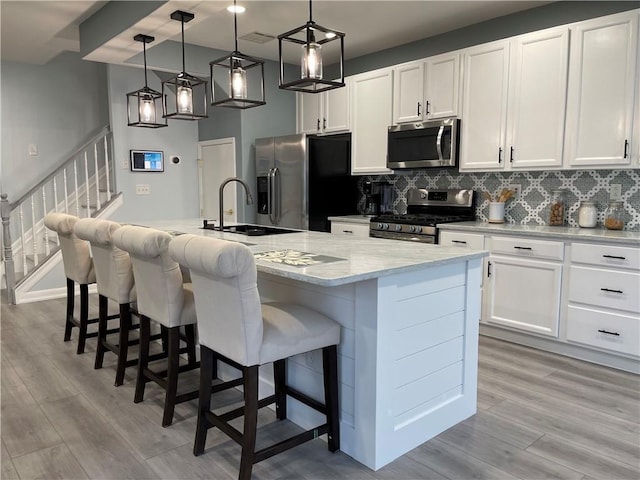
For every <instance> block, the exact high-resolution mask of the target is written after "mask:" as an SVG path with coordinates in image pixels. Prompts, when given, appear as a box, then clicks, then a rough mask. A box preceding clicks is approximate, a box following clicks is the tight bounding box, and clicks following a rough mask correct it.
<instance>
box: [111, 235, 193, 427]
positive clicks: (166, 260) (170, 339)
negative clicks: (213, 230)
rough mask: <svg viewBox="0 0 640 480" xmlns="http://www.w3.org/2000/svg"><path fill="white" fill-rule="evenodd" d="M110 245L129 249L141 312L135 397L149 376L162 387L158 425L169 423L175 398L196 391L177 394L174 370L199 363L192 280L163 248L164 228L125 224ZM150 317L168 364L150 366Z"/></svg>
mask: <svg viewBox="0 0 640 480" xmlns="http://www.w3.org/2000/svg"><path fill="white" fill-rule="evenodd" d="M111 239H112V241H113V244H114V245H115V246H116V247H118V248H120V249H121V250H124V251H125V252H128V253H129V256H130V258H131V264H132V267H133V276H134V278H135V283H136V294H137V305H138V312H139V314H140V352H139V354H138V375H137V379H136V391H135V397H134V400H133V401H134V402H135V403H139V402H142V400H143V399H144V391H145V385H146V384H147V383H148V382H149V381H153V382H155V383H157V384H158V385H160V386H161V387H162V388H163V389H164V390H165V392H166V393H165V402H164V414H163V418H162V426H163V427H166V426H169V425H171V423H172V422H173V413H174V410H175V406H176V404H178V403H182V402H186V401H188V400H192V399H195V398H197V397H198V390H193V391H189V392H185V393H182V394H180V395H178V375H179V373H182V372H185V371H188V370H193V369H195V368H198V367H199V366H200V362H197V361H196V355H195V353H196V352H195V323H196V311H195V305H194V302H193V293H192V291H191V284H188V283H184V284H183V279H182V273H181V270H180V266H179V265H178V264H177V263H176V262H175V261H174V260H172V259H171V258H170V257H169V255H168V253H167V247H168V245H169V242H170V241H171V236H170V235H169V234H168V233H166V232H163V231H160V230H155V229H153V228H145V227H138V226H131V225H124V226H121V227H120V228H118V229H117V230H114V231H113V232H112V234H111ZM150 320H153V321H154V322H157V323H159V324H160V325H161V326H164V327H166V329H167V330H166V331H167V337H166V342H167V353H166V355H165V357H166V358H167V369H166V370H164V371H153V370H151V369H150V368H149V362H150V361H151V360H153V358H151V357H150V356H149V344H150V340H151V324H150ZM180 327H184V328H185V339H186V347H185V348H180V339H181V338H180ZM181 353H187V358H188V361H187V364H186V365H183V366H180V364H179V362H180V354H181Z"/></svg>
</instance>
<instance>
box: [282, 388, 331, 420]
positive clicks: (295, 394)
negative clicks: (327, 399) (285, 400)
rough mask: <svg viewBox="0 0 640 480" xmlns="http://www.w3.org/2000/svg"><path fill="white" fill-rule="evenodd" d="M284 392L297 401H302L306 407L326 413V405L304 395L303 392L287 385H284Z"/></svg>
mask: <svg viewBox="0 0 640 480" xmlns="http://www.w3.org/2000/svg"><path fill="white" fill-rule="evenodd" d="M285 392H286V394H287V395H289V396H290V397H292V398H295V399H296V400H298V401H299V402H302V403H304V404H305V405H307V406H308V407H311V408H313V409H314V410H317V411H318V412H320V413H324V414H325V415H326V414H327V406H326V405H325V404H324V403H320V402H319V401H317V400H315V399H313V398H311V397H310V396H308V395H305V394H304V393H302V392H300V391H298V390H296V389H295V388H291V387H290V386H288V385H287V386H286V387H285Z"/></svg>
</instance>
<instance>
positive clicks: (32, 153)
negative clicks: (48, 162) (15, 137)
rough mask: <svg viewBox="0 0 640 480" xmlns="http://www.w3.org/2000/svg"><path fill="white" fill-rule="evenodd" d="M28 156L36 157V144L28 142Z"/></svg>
mask: <svg viewBox="0 0 640 480" xmlns="http://www.w3.org/2000/svg"><path fill="white" fill-rule="evenodd" d="M28 150H29V156H30V157H37V156H38V146H37V145H36V144H35V143H30V144H29V147H28Z"/></svg>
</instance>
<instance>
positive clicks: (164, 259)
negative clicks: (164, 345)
mask: <svg viewBox="0 0 640 480" xmlns="http://www.w3.org/2000/svg"><path fill="white" fill-rule="evenodd" d="M112 239H113V243H114V244H115V245H116V246H117V247H118V248H120V249H122V250H124V251H126V252H128V253H129V255H130V257H131V263H132V265H133V275H134V278H135V282H136V293H137V303H138V311H139V312H140V313H141V314H143V315H145V316H147V317H149V318H151V319H153V320H155V321H156V322H158V323H161V324H162V325H164V326H165V327H176V326H179V325H188V324H193V323H195V321H196V317H195V307H194V305H193V295H192V294H191V292H190V290H187V289H184V288H183V279H182V273H181V271H180V266H179V265H178V263H177V262H176V261H175V260H173V259H172V258H171V257H170V256H169V254H168V253H167V247H168V246H169V242H170V241H171V236H170V235H169V234H168V233H166V232H163V231H160V230H155V229H153V228H145V227H137V226H132V225H124V226H122V227H120V228H118V229H117V230H115V231H113V232H112Z"/></svg>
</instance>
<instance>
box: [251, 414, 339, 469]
mask: <svg viewBox="0 0 640 480" xmlns="http://www.w3.org/2000/svg"><path fill="white" fill-rule="evenodd" d="M328 432H329V426H328V425H327V424H326V423H325V424H323V425H320V426H319V427H316V428H312V429H311V430H307V431H306V432H302V433H299V434H298V435H295V436H293V437H290V438H287V439H286V440H283V441H281V442H278V443H276V444H274V445H271V446H269V447H265V448H263V449H262V450H258V451H257V452H255V454H254V457H253V463H258V462H261V461H263V460H266V459H267V458H270V457H273V456H274V455H277V454H278V453H282V452H284V451H285V450H289V449H290V448H293V447H297V446H298V445H302V444H303V443H305V442H308V441H309V440H313V439H314V438H318V437H319V436H320V435H324V434H325V433H328Z"/></svg>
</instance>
